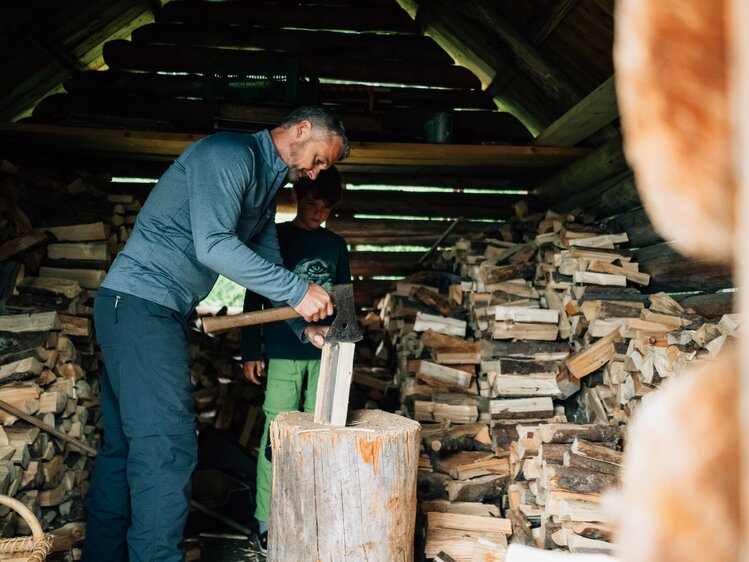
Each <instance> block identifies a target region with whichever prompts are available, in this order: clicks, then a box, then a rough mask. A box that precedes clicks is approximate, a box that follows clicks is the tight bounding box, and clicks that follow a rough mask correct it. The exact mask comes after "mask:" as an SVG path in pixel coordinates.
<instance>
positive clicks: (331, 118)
mask: <svg viewBox="0 0 749 562" xmlns="http://www.w3.org/2000/svg"><path fill="white" fill-rule="evenodd" d="M300 121H309V122H310V123H312V127H313V128H318V127H319V129H318V130H320V131H322V132H323V133H324V134H325V135H326V136H327V135H335V136H337V137H339V138H340V139H341V145H342V146H343V152H342V153H341V158H340V159H341V160H343V159H345V158H346V157H348V155H349V153H350V152H351V148H350V147H349V144H348V139H347V138H346V130H345V129H344V128H343V123H341V120H340V119H339V118H338V114H337V113H336V111H335V109H333V108H332V107H325V106H322V105H305V106H302V107H300V108H298V109H295V110H294V111H292V112H291V113H290V114H289V115H288V116H287V117H286V119H284V120H283V121H282V122H281V123H280V125H279V127H283V128H284V129H288V128H289V127H292V126H294V125H296V124H297V123H299V122H300Z"/></svg>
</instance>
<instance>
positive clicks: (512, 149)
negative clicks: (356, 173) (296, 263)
mask: <svg viewBox="0 0 749 562" xmlns="http://www.w3.org/2000/svg"><path fill="white" fill-rule="evenodd" d="M0 133H2V134H4V135H6V136H12V137H15V138H20V139H23V140H25V141H26V142H28V143H29V144H33V145H35V146H37V147H38V148H46V149H54V150H55V151H58V152H60V153H64V152H67V153H70V152H73V153H77V154H84V153H85V154H87V155H102V156H107V155H119V156H121V157H125V158H140V159H145V160H169V159H173V158H176V157H177V156H179V155H180V154H181V153H182V151H183V150H184V149H185V148H186V147H187V146H188V145H189V144H191V143H193V142H195V141H196V140H199V139H200V138H202V137H203V136H204V135H193V134H185V133H163V132H158V131H133V130H120V129H98V128H92V129H86V128H81V127H64V126H58V125H32V124H21V123H0ZM588 152H589V151H588V149H585V148H564V147H562V148H555V147H536V146H511V145H459V144H418V143H387V142H352V143H351V156H350V157H349V158H348V159H347V160H346V161H345V162H344V164H346V165H347V166H348V167H352V166H364V167H367V166H381V167H382V166H385V167H387V166H399V167H408V166H414V167H419V168H444V167H454V168H455V169H460V170H466V171H468V172H469V173H471V172H473V171H474V170H475V169H477V168H482V169H485V170H486V171H487V172H488V171H490V170H492V169H494V170H501V169H503V168H521V169H522V168H526V169H528V168H530V169H537V168H551V169H553V168H558V167H560V166H564V165H566V164H569V163H570V162H573V161H576V160H577V159H579V158H580V157H581V156H582V155H584V154H586V153H588ZM390 171H391V172H395V171H397V170H396V169H390ZM422 171H425V170H422Z"/></svg>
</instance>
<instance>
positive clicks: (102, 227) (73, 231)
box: [37, 222, 110, 242]
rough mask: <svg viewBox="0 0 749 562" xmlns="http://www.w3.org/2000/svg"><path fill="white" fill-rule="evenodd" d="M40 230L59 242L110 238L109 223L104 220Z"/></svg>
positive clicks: (39, 229)
mask: <svg viewBox="0 0 749 562" xmlns="http://www.w3.org/2000/svg"><path fill="white" fill-rule="evenodd" d="M37 230H38V231H41V232H48V233H50V234H52V236H54V237H55V240H57V241H58V242H92V241H95V240H109V236H110V231H109V225H108V224H104V223H103V222H95V223H90V224H74V225H70V226H47V227H42V228H38V229H37Z"/></svg>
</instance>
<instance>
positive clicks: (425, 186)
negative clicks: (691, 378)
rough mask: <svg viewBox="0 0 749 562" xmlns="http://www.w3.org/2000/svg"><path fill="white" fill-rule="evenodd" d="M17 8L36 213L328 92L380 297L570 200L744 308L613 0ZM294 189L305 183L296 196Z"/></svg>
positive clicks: (695, 298) (134, 2) (336, 224)
mask: <svg viewBox="0 0 749 562" xmlns="http://www.w3.org/2000/svg"><path fill="white" fill-rule="evenodd" d="M2 13H3V17H2V18H0V49H1V50H2V52H3V53H4V56H3V57H2V60H0V75H2V76H3V80H2V81H0V161H2V163H3V164H2V166H0V196H8V192H6V191H3V190H6V189H7V185H6V184H4V183H2V182H3V181H4V180H6V179H7V178H14V179H17V180H18V181H19V182H22V183H24V185H25V188H24V190H22V193H21V196H22V197H23V198H24V200H25V201H26V202H27V204H28V207H24V211H25V213H26V214H27V215H28V219H29V220H30V222H31V224H32V225H33V226H34V227H36V228H40V227H55V226H59V225H66V224H78V223H85V222H90V218H91V217H93V216H94V215H95V214H96V213H100V211H101V204H100V203H98V202H97V201H100V197H101V196H102V195H104V196H106V194H118V195H119V194H122V195H124V196H125V197H126V198H125V199H123V200H122V201H123V202H124V201H129V202H128V203H124V204H125V205H135V203H133V201H135V200H137V201H140V202H142V201H143V200H145V197H146V196H147V194H148V192H149V191H150V189H151V188H152V187H153V185H154V184H155V182H156V181H157V179H158V178H159V176H160V175H161V174H162V173H163V172H164V171H165V170H166V169H167V167H168V166H169V165H170V163H171V162H172V161H173V160H174V159H175V158H176V157H177V156H178V155H179V154H180V153H181V152H182V150H183V149H184V148H185V147H187V146H188V145H189V144H191V143H193V142H194V141H196V140H198V139H200V138H202V137H203V136H205V135H209V134H211V133H213V132H215V131H243V132H256V131H260V130H262V129H266V128H271V127H273V126H274V125H275V124H277V123H278V122H280V121H281V120H282V119H283V118H284V117H285V116H286V115H287V114H288V113H289V112H290V111H291V110H292V109H294V108H295V107H297V106H300V105H306V104H323V105H327V106H332V107H335V108H336V110H337V112H338V114H339V116H340V117H341V120H342V122H343V123H344V125H345V127H346V130H347V133H348V137H349V140H350V142H351V155H350V157H349V158H348V159H346V160H345V161H343V162H341V163H339V165H338V168H339V169H340V170H341V172H342V173H343V175H344V179H345V181H346V184H347V190H346V192H345V194H344V198H343V201H342V202H341V204H340V205H339V206H337V207H336V208H335V210H334V213H333V215H332V216H331V218H330V219H329V221H328V222H327V227H328V228H330V229H331V230H333V231H334V232H336V233H338V234H340V235H341V236H343V237H344V238H345V239H346V241H347V243H348V244H349V248H350V260H351V271H352V275H353V277H354V287H355V291H356V301H357V305H358V306H359V307H361V308H362V309H363V314H364V313H366V312H371V311H372V310H374V309H375V305H376V303H377V301H378V299H379V298H381V297H383V296H384V295H385V294H386V293H388V292H389V291H392V290H393V289H394V287H395V283H396V282H397V281H401V280H404V279H407V278H408V277H409V276H411V275H413V274H417V273H419V272H420V271H422V270H423V269H424V268H423V265H422V262H421V261H420V258H421V257H422V256H423V255H424V254H425V252H428V251H429V250H430V248H432V247H433V245H436V250H438V251H437V252H436V254H439V253H440V252H442V251H443V250H449V249H451V248H453V246H454V245H455V244H456V242H457V241H458V240H461V239H463V240H466V239H468V240H479V239H481V238H482V236H483V237H484V238H487V237H488V238H494V239H500V240H501V239H503V238H502V234H499V233H501V231H502V228H503V225H505V224H507V223H508V221H513V222H512V224H513V225H514V228H515V227H518V225H520V232H522V225H523V220H524V219H527V218H528V217H534V216H535V217H536V219H537V220H535V222H534V223H533V224H534V225H535V226H537V225H538V217H544V216H548V217H564V216H566V215H568V214H572V215H574V216H577V217H579V216H587V217H590V219H589V221H588V222H589V223H593V222H596V224H598V225H599V226H600V229H601V231H602V232H608V233H612V234H613V233H626V235H627V239H628V242H629V249H630V251H631V255H632V258H633V261H636V262H637V263H638V264H639V268H640V272H643V273H646V274H649V275H650V276H651V277H650V279H651V282H650V285H649V287H648V292H652V293H656V292H658V291H665V292H668V293H669V294H671V295H673V296H675V297H676V298H677V299H681V298H684V297H685V296H689V297H690V298H691V299H692V301H691V302H692V303H693V304H694V305H695V306H701V307H703V308H702V309H701V310H704V311H709V313H708V312H705V315H706V316H708V315H710V317H712V318H715V317H719V315H720V314H722V313H726V312H729V311H730V309H731V301H732V292H731V289H732V287H733V282H732V278H731V270H730V267H729V266H727V265H726V264H724V263H722V262H719V261H717V260H716V261H711V260H698V259H694V258H685V257H683V256H681V255H680V254H679V253H677V252H676V251H675V250H674V249H673V248H672V247H671V246H670V245H669V244H668V243H667V241H664V240H663V239H662V238H661V236H660V235H659V234H658V233H657V232H656V231H655V230H654V229H653V226H652V225H651V223H650V221H649V220H648V217H647V215H646V213H645V210H644V208H643V205H642V202H641V200H640V197H639V195H638V192H637V189H636V184H635V176H634V174H633V172H632V170H631V169H630V167H629V166H628V164H627V161H626V159H625V157H624V154H623V150H622V134H621V130H620V122H619V109H618V106H617V100H616V84H615V75H614V64H613V57H612V50H613V42H614V23H615V21H614V15H615V10H614V0H527V1H512V0H252V1H249V0H247V1H242V0H219V1H207V0H68V1H66V2H53V1H50V0H25V1H21V0H8V1H7V2H5V5H4V7H3V8H2ZM73 180H78V183H76V182H74V181H73ZM71 182H72V183H71ZM71 186H72V187H71ZM81 186H83V187H81ZM35 193H36V194H43V195H35ZM92 193H94V194H96V197H99V199H96V197H93V195H92ZM128 195H132V196H134V198H135V199H134V200H128V199H127V196H128ZM293 208H294V206H293V201H292V192H291V189H289V188H286V189H284V190H283V191H282V193H281V195H280V196H279V200H278V210H279V211H280V212H291V211H292V210H293ZM129 209H132V211H130V210H128V213H127V214H129V215H132V214H133V213H134V212H137V206H135V207H132V206H131V207H130V208H129ZM7 210H8V207H4V206H3V207H0V211H3V212H5V211H7ZM550 211H553V213H552V214H550V215H548V214H547V213H548V212H550ZM554 213H557V214H554ZM132 220H134V216H133V217H132ZM560 220H563V219H560ZM11 222H12V221H11ZM8 224H9V223H8V221H6V225H5V226H4V227H3V228H4V229H6V230H3V231H1V232H0V235H2V237H0V244H2V243H3V242H6V241H7V240H8V239H10V238H12V237H11V236H6V234H7V233H8V230H7V229H8V228H9V227H8V226H7V225H8ZM127 224H128V223H127V222H126V223H125V226H127ZM115 226H119V225H115ZM531 230H532V228H531ZM519 241H520V240H515V242H519ZM1 248H2V246H1V245H0V254H2V255H3V259H6V258H5V254H3V252H2V250H1ZM8 255H14V254H13V253H12V252H11V253H10V254H8ZM63 259H64V258H63ZM36 265H37V266H38V265H39V264H38V263H37V264H36ZM45 265H46V266H47V267H56V266H59V265H60V260H59V259H51V260H49V259H48V260H47V263H46V264H45ZM4 275H10V273H7V274H4ZM13 275H15V273H13ZM6 281H7V280H6ZM6 298H7V295H6ZM0 330H1V328H0ZM211 345H212V344H211ZM390 351H391V353H394V351H395V350H394V348H391V350H390ZM391 359H392V357H391ZM0 398H1V397H0ZM229 415H231V414H229ZM254 415H255V416H257V415H258V410H255V414H254ZM84 425H85V424H84ZM247 439H249V436H247ZM245 444H246V443H245ZM467 560H470V558H467ZM492 560H494V559H493V558H492Z"/></svg>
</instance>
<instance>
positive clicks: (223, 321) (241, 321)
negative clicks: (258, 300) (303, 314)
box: [203, 306, 299, 334]
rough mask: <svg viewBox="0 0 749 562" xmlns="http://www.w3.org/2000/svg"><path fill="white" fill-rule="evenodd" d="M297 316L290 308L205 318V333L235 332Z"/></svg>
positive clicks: (284, 307)
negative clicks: (236, 329)
mask: <svg viewBox="0 0 749 562" xmlns="http://www.w3.org/2000/svg"><path fill="white" fill-rule="evenodd" d="M297 316H299V314H297V312H296V310H294V309H293V308H291V307H290V306H280V307H278V308H268V309H266V310H256V311H253V312H242V313H241V314H230V315H228V316H204V317H203V331H204V332H205V333H206V334H215V333H217V332H225V331H226V330H233V329H234V328H241V327H242V326H254V325H255V324H265V323H266V322H278V321H279V320H289V319H291V318H296V317H297Z"/></svg>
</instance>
